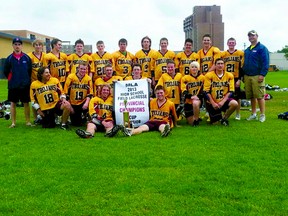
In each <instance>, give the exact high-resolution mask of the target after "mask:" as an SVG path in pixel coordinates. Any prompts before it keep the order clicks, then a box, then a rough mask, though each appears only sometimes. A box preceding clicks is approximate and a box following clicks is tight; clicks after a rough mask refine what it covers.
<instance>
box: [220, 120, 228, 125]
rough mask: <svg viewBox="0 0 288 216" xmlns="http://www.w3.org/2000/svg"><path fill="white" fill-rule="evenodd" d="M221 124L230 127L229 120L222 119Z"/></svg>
mask: <svg viewBox="0 0 288 216" xmlns="http://www.w3.org/2000/svg"><path fill="white" fill-rule="evenodd" d="M220 122H221V124H222V125H224V126H229V122H228V120H227V119H221V120H220Z"/></svg>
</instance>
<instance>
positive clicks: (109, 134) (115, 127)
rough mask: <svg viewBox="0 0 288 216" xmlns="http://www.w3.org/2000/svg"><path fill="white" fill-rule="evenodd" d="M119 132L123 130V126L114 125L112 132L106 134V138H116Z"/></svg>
mask: <svg viewBox="0 0 288 216" xmlns="http://www.w3.org/2000/svg"><path fill="white" fill-rule="evenodd" d="M119 130H121V126H119V125H114V127H113V128H112V129H111V130H110V131H108V132H106V134H105V136H107V137H114V136H115V135H116V134H117V133H118V131H119Z"/></svg>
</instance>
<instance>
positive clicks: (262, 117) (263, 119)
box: [259, 114, 266, 122]
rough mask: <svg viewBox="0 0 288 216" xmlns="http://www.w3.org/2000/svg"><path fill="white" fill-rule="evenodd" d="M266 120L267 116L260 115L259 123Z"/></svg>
mask: <svg viewBox="0 0 288 216" xmlns="http://www.w3.org/2000/svg"><path fill="white" fill-rule="evenodd" d="M265 120H266V117H265V114H260V118H259V121H260V122H264V121H265Z"/></svg>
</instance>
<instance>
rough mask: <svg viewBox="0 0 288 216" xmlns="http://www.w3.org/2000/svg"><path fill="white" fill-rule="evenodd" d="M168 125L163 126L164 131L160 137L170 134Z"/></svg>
mask: <svg viewBox="0 0 288 216" xmlns="http://www.w3.org/2000/svg"><path fill="white" fill-rule="evenodd" d="M170 130H171V129H170V125H169V124H166V125H165V126H164V130H163V132H162V133H161V136H162V137H167V136H168V134H169V133H170Z"/></svg>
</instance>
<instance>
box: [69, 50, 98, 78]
mask: <svg viewBox="0 0 288 216" xmlns="http://www.w3.org/2000/svg"><path fill="white" fill-rule="evenodd" d="M67 59H68V64H69V67H70V73H71V74H73V73H76V72H77V68H78V66H79V64H80V63H82V62H83V63H85V64H87V65H88V70H87V73H88V74H89V73H94V72H95V70H94V65H93V64H92V58H91V56H89V55H88V54H86V53H83V54H82V55H81V56H79V55H78V54H77V53H72V54H71V55H69V56H68V58H67Z"/></svg>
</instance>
